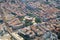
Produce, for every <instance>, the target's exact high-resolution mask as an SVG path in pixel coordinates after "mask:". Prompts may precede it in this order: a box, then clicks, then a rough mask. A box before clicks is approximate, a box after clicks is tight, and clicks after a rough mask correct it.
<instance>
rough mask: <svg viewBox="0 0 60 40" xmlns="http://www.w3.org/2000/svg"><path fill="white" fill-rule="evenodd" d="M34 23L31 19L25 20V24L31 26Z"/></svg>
mask: <svg viewBox="0 0 60 40" xmlns="http://www.w3.org/2000/svg"><path fill="white" fill-rule="evenodd" d="M32 24H33V23H32V22H31V21H29V20H25V26H30V25H32Z"/></svg>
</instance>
